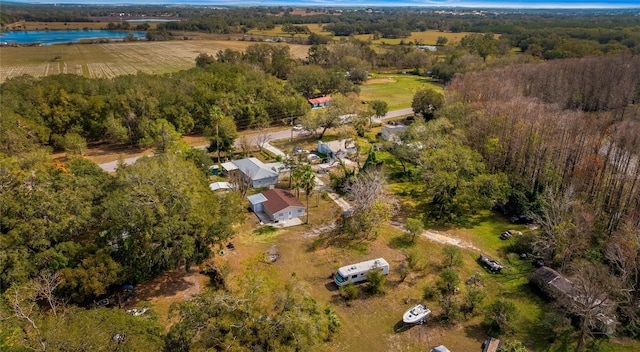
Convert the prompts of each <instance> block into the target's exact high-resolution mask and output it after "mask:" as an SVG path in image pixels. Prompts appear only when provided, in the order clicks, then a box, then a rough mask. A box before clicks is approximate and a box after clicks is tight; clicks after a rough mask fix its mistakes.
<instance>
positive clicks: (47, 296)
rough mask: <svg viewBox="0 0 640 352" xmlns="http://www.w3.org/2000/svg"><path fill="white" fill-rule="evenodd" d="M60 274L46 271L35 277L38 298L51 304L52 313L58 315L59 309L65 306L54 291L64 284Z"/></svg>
mask: <svg viewBox="0 0 640 352" xmlns="http://www.w3.org/2000/svg"><path fill="white" fill-rule="evenodd" d="M62 282H63V280H62V277H61V276H60V274H58V273H50V272H45V273H41V274H40V275H38V277H37V278H35V280H34V283H35V288H36V293H35V294H36V298H37V299H43V300H45V301H46V302H47V303H48V304H49V308H50V309H51V313H52V314H53V315H54V316H56V317H57V316H58V309H59V308H61V307H62V306H63V301H62V300H60V299H59V298H58V297H56V295H55V294H54V291H55V290H56V289H57V288H58V286H60V285H61V284H62Z"/></svg>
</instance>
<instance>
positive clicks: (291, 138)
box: [289, 114, 293, 142]
mask: <svg viewBox="0 0 640 352" xmlns="http://www.w3.org/2000/svg"><path fill="white" fill-rule="evenodd" d="M292 140H293V114H291V137H289V142H291V141H292Z"/></svg>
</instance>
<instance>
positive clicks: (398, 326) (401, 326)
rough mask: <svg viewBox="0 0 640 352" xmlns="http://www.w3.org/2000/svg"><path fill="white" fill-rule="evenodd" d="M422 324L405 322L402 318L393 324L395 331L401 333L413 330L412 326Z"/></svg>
mask: <svg viewBox="0 0 640 352" xmlns="http://www.w3.org/2000/svg"><path fill="white" fill-rule="evenodd" d="M420 325H422V324H405V323H404V321H402V319H400V320H398V322H397V323H395V325H393V332H394V333H396V334H400V333H403V332H406V331H409V330H411V329H412V328H414V327H416V326H420Z"/></svg>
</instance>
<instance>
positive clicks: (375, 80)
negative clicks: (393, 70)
mask: <svg viewBox="0 0 640 352" xmlns="http://www.w3.org/2000/svg"><path fill="white" fill-rule="evenodd" d="M395 82H396V80H395V79H393V78H391V77H382V78H372V79H369V80H367V81H366V82H364V83H363V84H362V85H363V86H368V85H372V84H384V83H395Z"/></svg>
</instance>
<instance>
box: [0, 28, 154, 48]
mask: <svg viewBox="0 0 640 352" xmlns="http://www.w3.org/2000/svg"><path fill="white" fill-rule="evenodd" d="M129 33H132V34H133V35H134V36H135V37H136V38H138V39H144V38H145V36H146V34H145V33H144V32H123V31H104V30H73V31H11V32H3V33H1V34H0V42H8V43H17V44H34V43H41V44H42V45H51V44H62V43H76V42H79V41H81V40H83V39H100V38H107V39H111V40H117V39H122V38H125V37H126V36H128V35H129Z"/></svg>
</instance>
